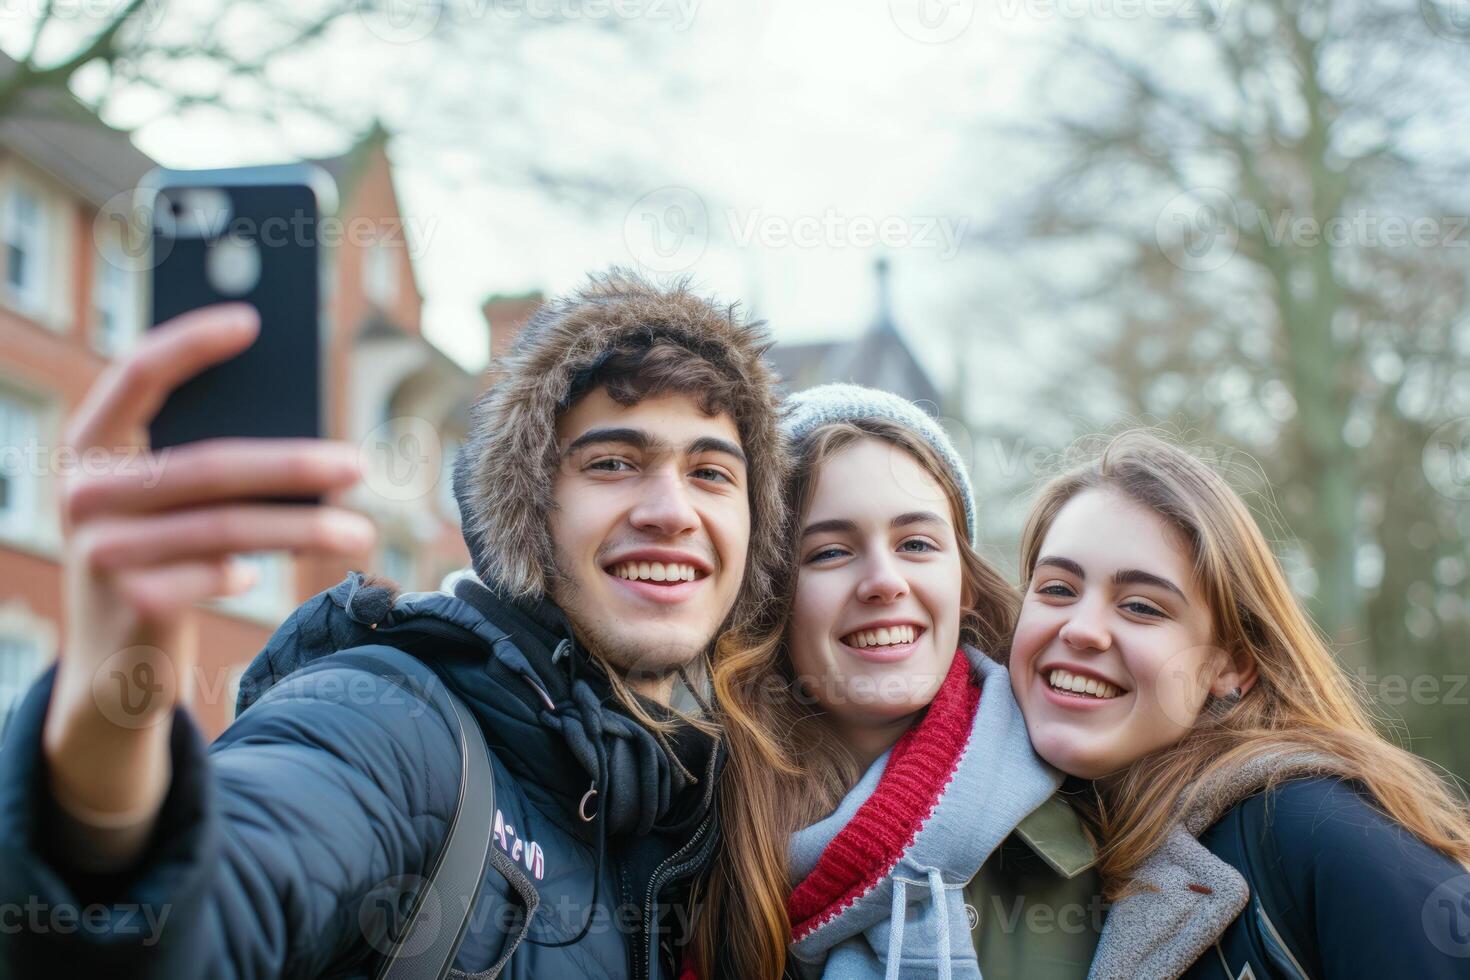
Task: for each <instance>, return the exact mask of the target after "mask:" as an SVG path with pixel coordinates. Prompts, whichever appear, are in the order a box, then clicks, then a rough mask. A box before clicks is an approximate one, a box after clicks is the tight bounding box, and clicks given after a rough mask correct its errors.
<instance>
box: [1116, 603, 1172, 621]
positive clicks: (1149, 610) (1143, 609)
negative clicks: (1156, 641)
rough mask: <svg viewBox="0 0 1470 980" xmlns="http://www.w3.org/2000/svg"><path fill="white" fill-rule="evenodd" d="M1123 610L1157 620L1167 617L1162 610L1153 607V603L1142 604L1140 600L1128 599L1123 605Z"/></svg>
mask: <svg viewBox="0 0 1470 980" xmlns="http://www.w3.org/2000/svg"><path fill="white" fill-rule="evenodd" d="M1123 608H1124V609H1126V610H1128V611H1129V612H1131V613H1136V614H1137V615H1139V616H1152V617H1155V618H1158V617H1162V616H1166V615H1168V614H1167V613H1165V612H1164V611H1163V610H1162V609H1160V608H1158V607H1157V606H1155V605H1154V604H1153V603H1151V602H1144V601H1143V600H1142V599H1129V600H1128V601H1127V602H1125V603H1123Z"/></svg>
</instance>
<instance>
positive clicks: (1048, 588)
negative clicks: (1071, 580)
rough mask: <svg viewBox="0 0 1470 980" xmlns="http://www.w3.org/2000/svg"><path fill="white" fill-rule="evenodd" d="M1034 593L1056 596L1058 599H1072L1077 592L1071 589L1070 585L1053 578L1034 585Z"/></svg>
mask: <svg viewBox="0 0 1470 980" xmlns="http://www.w3.org/2000/svg"><path fill="white" fill-rule="evenodd" d="M1036 594H1037V595H1049V596H1056V597H1057V598H1059V599H1073V598H1076V596H1077V593H1076V592H1074V591H1072V587H1071V586H1070V585H1068V584H1067V583H1065V582H1058V581H1055V580H1053V581H1050V582H1045V583H1043V584H1041V585H1038V586H1037V587H1036Z"/></svg>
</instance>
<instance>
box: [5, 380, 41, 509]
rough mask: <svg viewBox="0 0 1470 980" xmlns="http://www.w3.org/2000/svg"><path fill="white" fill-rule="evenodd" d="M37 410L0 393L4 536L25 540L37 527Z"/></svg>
mask: <svg viewBox="0 0 1470 980" xmlns="http://www.w3.org/2000/svg"><path fill="white" fill-rule="evenodd" d="M36 431H37V426H36V412H35V409H34V408H32V407H31V406H30V405H28V404H26V403H25V402H23V401H21V400H20V399H18V398H15V397H14V396H12V395H7V394H6V393H5V392H3V391H0V535H4V536H6V537H12V538H14V537H21V536H23V535H27V534H29V533H31V532H32V531H33V530H34V529H35V525H36V477H37V474H35V473H34V472H32V468H33V466H34V462H33V461H34V460H35V452H34V450H35V448H36V446H37V442H36V439H37V436H36Z"/></svg>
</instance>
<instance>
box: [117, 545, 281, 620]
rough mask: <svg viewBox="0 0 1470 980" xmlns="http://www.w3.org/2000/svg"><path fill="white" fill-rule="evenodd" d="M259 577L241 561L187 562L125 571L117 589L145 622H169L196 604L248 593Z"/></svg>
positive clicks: (119, 578) (119, 577) (120, 577)
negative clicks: (206, 600)
mask: <svg viewBox="0 0 1470 980" xmlns="http://www.w3.org/2000/svg"><path fill="white" fill-rule="evenodd" d="M256 577H257V576H256V572H255V570H254V569H253V568H251V567H250V566H248V565H245V564H243V563H241V562H238V561H231V560H228V559H224V560H218V561H184V562H175V563H173V564H171V565H162V566H158V567H155V568H138V569H132V570H129V571H126V572H123V573H122V574H120V575H119V576H118V577H117V582H116V588H117V591H118V594H119V595H120V596H121V597H122V598H123V601H124V602H126V603H127V604H128V606H129V607H130V608H131V609H132V610H133V612H134V613H135V614H136V615H137V616H138V617H139V618H140V619H141V620H143V621H144V622H149V621H151V622H167V621H169V620H172V619H173V618H175V617H177V616H178V615H179V614H180V613H182V612H184V610H186V609H188V608H189V607H190V606H192V605H193V604H194V603H196V602H202V601H204V600H205V599H214V598H218V597H220V596H229V595H239V594H240V593H242V592H245V591H247V590H248V589H249V588H250V587H251V586H252V585H254V584H255V579H256Z"/></svg>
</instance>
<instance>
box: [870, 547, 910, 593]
mask: <svg viewBox="0 0 1470 980" xmlns="http://www.w3.org/2000/svg"><path fill="white" fill-rule="evenodd" d="M908 594H909V583H908V580H907V579H905V578H904V577H903V576H902V575H900V574H899V572H898V569H897V568H896V567H895V566H894V564H893V562H892V561H891V560H890V559H889V558H888V555H887V552H886V551H884V552H880V553H879V554H878V555H877V556H876V557H874V558H873V559H872V560H870V561H868V562H867V563H866V565H865V567H864V569H863V577H862V580H861V581H859V582H858V598H859V599H860V600H861V601H863V602H873V603H885V602H893V601H895V600H898V599H902V598H903V597H904V596H906V595H908Z"/></svg>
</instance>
